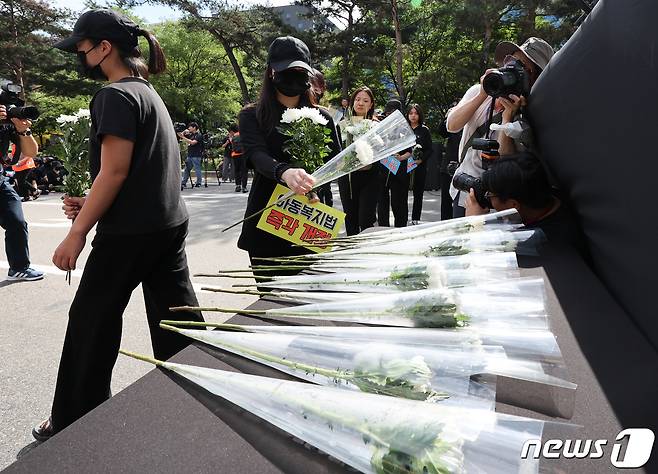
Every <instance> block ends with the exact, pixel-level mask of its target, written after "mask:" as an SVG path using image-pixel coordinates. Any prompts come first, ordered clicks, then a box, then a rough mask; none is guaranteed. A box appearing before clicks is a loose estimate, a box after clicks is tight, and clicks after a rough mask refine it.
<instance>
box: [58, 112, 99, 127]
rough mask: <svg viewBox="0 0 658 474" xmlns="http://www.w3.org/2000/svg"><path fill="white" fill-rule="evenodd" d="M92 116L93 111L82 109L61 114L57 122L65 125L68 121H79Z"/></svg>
mask: <svg viewBox="0 0 658 474" xmlns="http://www.w3.org/2000/svg"><path fill="white" fill-rule="evenodd" d="M90 117H91V113H90V112H89V109H80V110H78V112H77V113H75V114H73V115H60V116H59V117H57V119H56V122H57V123H58V124H60V125H64V124H67V123H77V122H78V121H79V120H80V119H82V118H85V119H88V118H90Z"/></svg>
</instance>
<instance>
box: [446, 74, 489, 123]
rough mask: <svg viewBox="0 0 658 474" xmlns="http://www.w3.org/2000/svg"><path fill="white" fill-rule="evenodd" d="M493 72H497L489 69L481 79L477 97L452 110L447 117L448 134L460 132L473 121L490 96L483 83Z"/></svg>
mask: <svg viewBox="0 0 658 474" xmlns="http://www.w3.org/2000/svg"><path fill="white" fill-rule="evenodd" d="M491 71H495V69H487V70H486V71H485V73H484V74H483V75H482V77H481V78H480V90H479V92H478V94H477V95H476V96H475V97H472V98H471V99H468V100H465V101H462V102H460V103H459V104H457V105H455V106H454V107H453V108H452V109H450V112H448V116H447V117H446V128H447V130H448V132H450V133H458V132H460V131H461V130H462V129H463V128H464V126H465V125H466V124H467V123H468V121H469V120H471V117H473V114H474V113H475V111H476V110H477V109H478V107H480V106H481V105H482V103H483V102H484V101H485V100H487V97H489V96H488V95H487V93H486V92H484V88H483V87H482V81H483V80H484V76H486V75H487V74H488V73H489V72H491Z"/></svg>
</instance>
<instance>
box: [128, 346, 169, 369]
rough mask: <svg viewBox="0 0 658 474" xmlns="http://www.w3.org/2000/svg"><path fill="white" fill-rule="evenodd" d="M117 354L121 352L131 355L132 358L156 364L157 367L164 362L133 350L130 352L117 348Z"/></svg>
mask: <svg viewBox="0 0 658 474" xmlns="http://www.w3.org/2000/svg"><path fill="white" fill-rule="evenodd" d="M119 354H123V355H125V356H128V357H132V358H133V359H137V360H141V361H142V362H149V363H151V364H154V365H157V366H158V367H161V366H163V365H164V362H163V361H161V360H158V359H154V358H153V357H149V356H145V355H141V354H136V353H135V352H130V351H126V350H123V349H119Z"/></svg>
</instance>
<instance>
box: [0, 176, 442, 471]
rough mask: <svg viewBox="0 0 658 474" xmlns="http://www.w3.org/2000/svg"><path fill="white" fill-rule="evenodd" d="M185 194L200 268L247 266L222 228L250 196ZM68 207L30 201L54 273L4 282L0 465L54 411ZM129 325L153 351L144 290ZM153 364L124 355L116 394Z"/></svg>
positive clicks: (145, 349)
mask: <svg viewBox="0 0 658 474" xmlns="http://www.w3.org/2000/svg"><path fill="white" fill-rule="evenodd" d="M184 196H185V201H186V203H187V206H188V210H189V212H190V216H191V218H190V235H189V237H188V240H187V255H188V260H189V265H190V268H191V270H192V273H212V272H215V271H217V270H218V269H219V268H220V267H221V268H223V269H228V268H246V267H247V265H248V257H247V254H246V252H243V251H241V250H239V249H238V248H237V246H236V241H237V237H238V235H239V227H237V228H235V229H232V230H231V231H229V232H227V233H225V234H222V233H220V232H219V229H220V228H221V227H222V226H225V225H228V224H230V223H233V222H235V221H236V220H238V219H239V218H240V217H241V216H242V214H243V213H244V207H245V203H246V200H247V195H246V194H241V193H240V194H237V193H234V192H233V185H230V184H228V183H227V184H224V185H222V186H221V187H219V188H218V187H217V186H210V187H208V188H205V189H204V188H199V189H194V190H186V191H185V192H184ZM334 197H335V199H337V198H338V192H337V189H334ZM60 206H61V201H60V197H59V195H50V196H45V197H42V198H40V199H39V200H38V201H34V202H29V203H25V204H24V206H23V210H24V212H25V215H26V219H27V221H28V223H29V227H30V251H31V258H32V262H33V266H34V267H36V268H39V269H41V270H44V271H46V272H47V276H46V278H45V279H44V280H43V281H39V282H31V283H14V284H10V283H9V282H7V281H2V280H0V327H1V329H0V356H1V357H2V361H1V362H0V421H1V427H2V428H1V429H0V469H3V468H4V467H6V466H7V465H9V464H11V463H12V462H13V461H14V460H15V459H16V454H17V453H18V452H19V450H21V449H22V448H23V447H24V446H26V445H28V444H30V443H31V442H32V441H33V440H32V437H31V435H30V430H31V428H32V426H33V425H35V424H36V423H38V422H39V421H41V420H42V419H43V418H45V417H46V416H47V415H48V413H49V410H50V404H51V401H52V396H53V390H54V385H55V379H56V376H57V366H58V364H59V357H60V352H61V348H62V342H63V340H64V332H65V329H66V320H67V312H68V307H69V305H70V303H71V300H72V299H73V296H74V294H75V290H76V288H77V284H78V282H79V276H80V274H81V272H80V270H76V271H75V272H74V274H73V283H72V285H71V286H69V285H68V284H67V283H66V282H65V279H64V272H61V271H59V270H57V269H56V268H55V267H54V266H53V265H52V263H51V257H52V253H53V251H54V249H55V247H56V246H57V245H58V244H59V242H60V241H61V240H62V239H63V238H64V236H65V235H66V232H67V230H68V228H69V226H70V222H69V221H67V220H66V219H65V218H64V217H63V214H62V212H61V210H60ZM339 206H340V203H339V202H338V205H337V207H339ZM424 207H425V209H424V210H423V220H426V221H430V220H439V210H440V202H439V192H435V193H434V192H431V193H430V192H426V193H425V206H424ZM409 208H410V209H411V203H410V206H409ZM392 221H393V218H392V217H391V222H392ZM0 240H2V242H1V243H0V275H6V271H7V261H6V257H5V252H4V239H0ZM89 240H90V239H89ZM89 240H88V241H89ZM88 253H89V245H87V248H86V249H85V251H84V252H83V254H82V256H81V258H80V260H79V261H78V267H79V268H82V267H83V265H84V262H85V261H86V258H87V255H88ZM0 278H2V277H0ZM193 282H194V284H195V286H196V287H197V289H198V290H200V288H201V286H203V285H204V284H211V285H218V286H224V287H228V286H230V285H231V284H232V283H233V281H230V280H222V279H213V278H194V279H193ZM198 296H199V302H200V303H201V304H202V305H215V306H219V305H221V306H225V307H240V308H241V307H244V306H246V305H248V304H249V303H251V302H252V301H254V300H253V298H252V297H248V296H240V295H222V294H218V293H211V292H200V291H198ZM206 319H207V320H211V321H217V322H220V321H222V320H223V319H225V318H224V317H223V316H222V315H220V314H219V313H211V314H207V315H206ZM123 327H124V330H123V340H122V344H121V345H122V347H124V348H126V349H129V350H133V351H135V352H140V353H145V354H151V353H152V351H151V346H150V340H149V336H148V327H147V324H146V317H145V314H144V302H143V297H142V293H141V291H139V290H137V291H135V292H134V293H133V296H132V299H131V300H130V304H129V305H128V308H127V310H126V313H125V314H124V326H123ZM148 370H150V369H149V368H148V366H146V365H145V364H135V363H132V362H131V361H129V360H128V359H126V358H122V357H120V358H119V360H118V362H117V365H116V367H115V370H114V378H113V382H112V391H113V393H117V392H119V391H120V390H122V389H123V388H125V387H126V386H128V385H130V384H131V383H133V382H134V381H135V380H137V379H138V378H139V377H141V376H142V375H144V374H145V373H146V372H147V371H148Z"/></svg>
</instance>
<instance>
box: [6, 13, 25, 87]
mask: <svg viewBox="0 0 658 474" xmlns="http://www.w3.org/2000/svg"><path fill="white" fill-rule="evenodd" d="M7 6H8V7H9V24H10V25H11V33H12V36H13V41H14V44H15V45H16V46H18V45H19V44H20V42H19V37H18V26H17V25H16V16H15V14H14V2H12V1H10V2H8V4H7ZM12 59H13V61H14V62H13V66H12V69H13V71H14V76H15V77H14V83H15V84H18V85H19V86H21V93H20V94H19V97H20V98H21V99H23V100H25V78H24V74H23V72H24V69H23V60H22V59H21V58H12ZM10 60H11V59H10Z"/></svg>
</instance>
